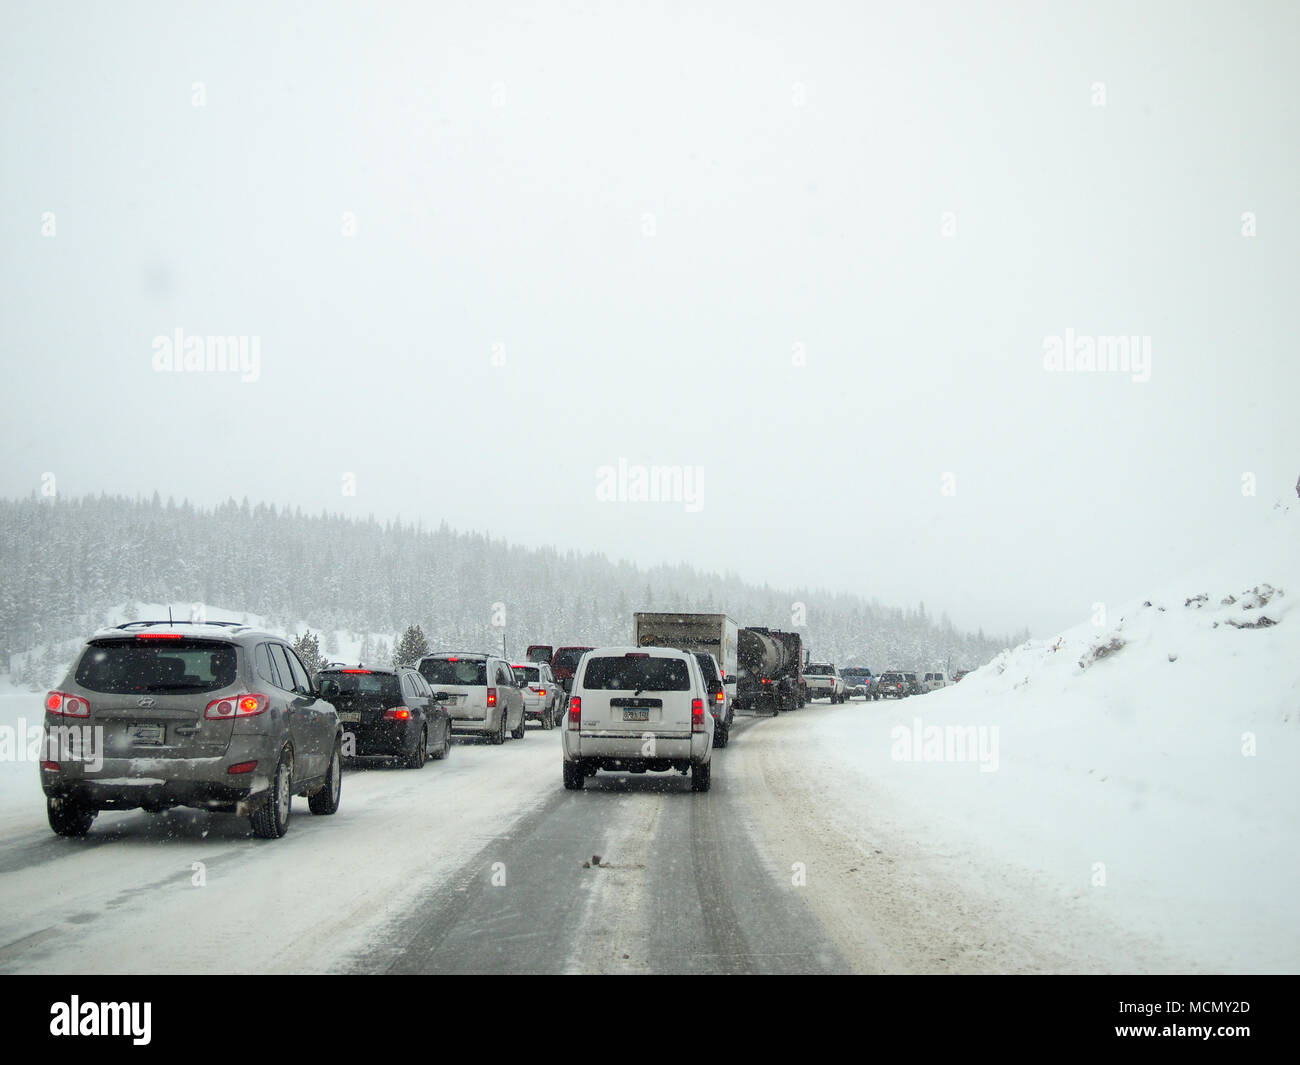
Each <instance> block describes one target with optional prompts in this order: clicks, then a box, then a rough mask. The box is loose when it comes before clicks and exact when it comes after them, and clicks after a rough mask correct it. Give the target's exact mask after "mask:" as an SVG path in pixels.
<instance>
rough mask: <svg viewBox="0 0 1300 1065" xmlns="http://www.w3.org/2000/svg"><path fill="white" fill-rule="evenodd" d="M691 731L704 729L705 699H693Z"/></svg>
mask: <svg viewBox="0 0 1300 1065" xmlns="http://www.w3.org/2000/svg"><path fill="white" fill-rule="evenodd" d="M691 731H692V732H703V731H704V700H703V699H692V700H691Z"/></svg>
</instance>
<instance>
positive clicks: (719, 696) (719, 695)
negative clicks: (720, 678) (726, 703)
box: [713, 688, 722, 702]
mask: <svg viewBox="0 0 1300 1065" xmlns="http://www.w3.org/2000/svg"><path fill="white" fill-rule="evenodd" d="M713 698H714V699H716V700H717V701H718V702H722V689H721V688H719V689H718V690H717V691H716V692H714V694H713Z"/></svg>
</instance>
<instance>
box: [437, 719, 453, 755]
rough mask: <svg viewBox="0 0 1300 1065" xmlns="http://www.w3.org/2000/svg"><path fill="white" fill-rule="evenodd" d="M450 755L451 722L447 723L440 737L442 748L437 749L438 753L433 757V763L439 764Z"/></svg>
mask: <svg viewBox="0 0 1300 1065" xmlns="http://www.w3.org/2000/svg"><path fill="white" fill-rule="evenodd" d="M449 754H451V722H450V721H448V722H447V729H446V731H445V732H444V733H443V735H442V746H441V747H439V748H438V753H437V754H435V755H434V756H433V760H434V761H435V762H439V761H441V760H442V759H444V758H446V757H447V755H449Z"/></svg>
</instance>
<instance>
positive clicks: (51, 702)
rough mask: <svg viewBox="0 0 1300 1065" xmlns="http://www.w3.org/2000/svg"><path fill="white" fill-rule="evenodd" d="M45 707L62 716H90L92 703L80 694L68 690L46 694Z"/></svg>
mask: <svg viewBox="0 0 1300 1065" xmlns="http://www.w3.org/2000/svg"><path fill="white" fill-rule="evenodd" d="M45 709H46V711H47V712H48V713H51V714H58V715H59V716H60V717H89V716H90V704H89V703H88V702H86V700H85V699H83V698H82V697H81V696H80V695H69V694H68V693H67V692H50V693H49V694H48V695H47V696H45Z"/></svg>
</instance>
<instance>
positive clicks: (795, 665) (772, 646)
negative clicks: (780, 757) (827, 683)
mask: <svg viewBox="0 0 1300 1065" xmlns="http://www.w3.org/2000/svg"><path fill="white" fill-rule="evenodd" d="M737 641H738V643H739V648H738V650H737V654H736V658H737V664H738V665H739V676H738V678H737V680H736V699H735V706H736V708H737V709H750V710H767V711H770V712H771V713H772V715H773V716H774V717H775V716H776V714H777V713H779V712H780V711H782V710H798V709H799V708H800V707H802V706H803V705H804V703H806V702H807V701H808V692H807V689H806V688H805V687H804V681H803V657H804V656H803V638H802V637H801V636H800V635H799V634H798V633H797V632H780V631H778V630H776V629H766V628H760V627H758V626H753V627H750V628H746V629H741V630H740V632H739V633H738V636H737Z"/></svg>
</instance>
